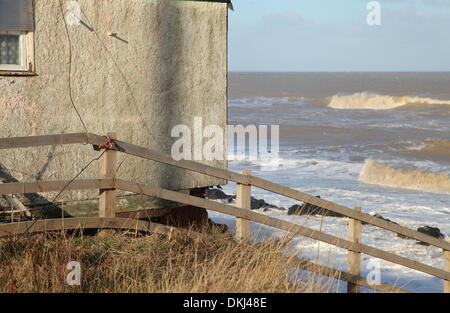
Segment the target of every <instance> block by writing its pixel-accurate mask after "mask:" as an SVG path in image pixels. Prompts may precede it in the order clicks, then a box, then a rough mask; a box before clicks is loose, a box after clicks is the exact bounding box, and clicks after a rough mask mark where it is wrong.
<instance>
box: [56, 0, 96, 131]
mask: <svg viewBox="0 0 450 313" xmlns="http://www.w3.org/2000/svg"><path fill="white" fill-rule="evenodd" d="M59 9H60V10H61V15H62V18H63V21H64V27H65V29H66V34H67V41H68V42H69V78H68V89H69V98H70V102H71V103H72V106H73V108H74V109H75V112H77V115H78V118H79V119H80V121H81V124H82V125H83V127H84V130H85V131H86V133H89V131H88V129H87V127H86V124H85V123H84V121H83V118H82V117H81V114H80V112H79V111H78V109H77V106H76V105H75V101H74V100H73V95H72V41H71V38H70V32H69V27H68V25H67V21H66V17H65V15H64V10H63V5H62V2H61V0H59Z"/></svg>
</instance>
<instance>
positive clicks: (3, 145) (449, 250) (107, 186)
mask: <svg viewBox="0 0 450 313" xmlns="http://www.w3.org/2000/svg"><path fill="white" fill-rule="evenodd" d="M114 135H115V134H113V133H111V134H108V136H110V137H113V136H114ZM104 142H105V136H99V135H95V134H86V133H79V134H78V133H77V134H60V135H49V136H34V137H20V138H3V139H0V150H2V149H13V148H26V147H39V146H48V145H52V146H59V145H67V144H80V143H83V144H92V145H100V144H102V143H104ZM114 143H115V145H116V146H115V149H114V150H107V151H106V152H105V153H104V155H103V156H102V158H101V160H100V161H101V171H100V178H99V179H90V180H77V181H73V182H70V181H41V182H34V183H8V184H0V195H10V194H26V193H38V192H50V191H61V190H62V189H63V188H65V190H80V189H98V190H100V200H99V217H98V218H71V219H67V218H65V219H59V220H41V221H38V222H24V223H11V224H1V225H0V236H8V235H16V234H22V233H24V232H30V233H34V232H44V231H53V230H61V229H75V228H101V229H108V228H116V229H117V228H118V229H135V230H136V231H149V232H160V233H164V234H167V233H170V232H173V231H176V230H175V229H174V228H172V227H167V226H163V225H159V224H155V223H151V222H146V221H137V220H134V221H133V220H130V219H123V218H116V217H115V202H116V201H115V200H116V190H123V191H128V192H131V193H136V194H142V195H148V196H152V197H156V198H160V199H165V200H169V201H174V202H178V203H182V204H186V205H191V206H196V207H201V208H205V209H208V210H212V211H216V212H220V213H224V214H227V215H231V216H235V217H236V236H237V239H238V240H247V239H249V238H250V232H251V228H250V222H251V221H253V222H256V223H259V224H263V225H267V226H271V227H274V228H277V229H280V230H284V231H287V232H290V233H293V234H295V235H300V236H304V237H308V238H311V239H315V240H317V241H320V242H324V243H327V244H330V245H333V246H336V247H339V248H343V249H346V250H348V273H345V272H340V271H335V270H333V269H330V268H326V267H324V266H318V265H315V266H316V268H319V267H320V268H322V269H327V270H325V271H323V274H324V275H327V273H331V272H333V271H334V273H336V272H338V273H339V275H338V277H337V278H338V279H340V280H344V281H347V282H348V292H359V291H360V286H363V287H369V288H372V289H374V290H378V291H382V292H407V291H406V290H403V289H400V288H396V287H392V286H388V285H385V284H380V285H369V284H368V283H367V281H366V279H365V278H363V277H361V276H360V267H361V253H364V254H366V255H370V256H372V257H375V258H379V259H382V260H385V261H388V262H392V263H395V264H398V265H402V266H405V267H408V268H411V269H414V270H416V271H419V272H422V273H426V274H429V275H432V276H435V277H438V278H441V279H443V281H444V292H445V293H449V292H450V243H449V242H446V241H444V240H441V239H437V238H433V237H431V236H428V235H426V234H423V233H419V232H417V231H414V230H411V229H408V228H406V227H403V226H400V225H397V224H395V223H392V222H388V221H385V220H383V219H380V218H377V217H374V216H371V215H369V214H366V213H362V212H361V209H360V208H354V209H351V208H347V207H345V206H342V205H339V204H336V203H333V202H329V201H326V200H324V199H320V198H317V197H314V196H312V195H308V194H306V193H302V192H300V191H297V190H294V189H291V188H288V187H285V186H281V185H278V184H276V183H273V182H270V181H267V180H264V179H261V178H258V177H255V176H252V175H251V173H250V172H249V171H243V172H242V173H240V174H239V173H234V172H230V171H227V170H224V169H219V168H215V167H211V166H208V165H205V164H201V163H198V162H194V161H186V160H182V161H176V160H174V159H173V158H172V157H171V156H170V155H167V154H164V153H161V152H157V151H154V150H151V149H147V148H144V147H139V146H136V145H133V144H130V143H126V142H122V141H119V140H114ZM117 152H121V153H125V154H129V155H133V156H136V157H140V158H144V159H148V160H152V161H156V162H160V163H164V164H167V165H172V166H175V167H178V168H182V169H186V170H189V171H193V172H197V173H200V174H205V175H209V176H213V177H216V178H220V179H224V180H229V181H233V182H236V183H237V194H236V206H231V205H227V204H223V203H219V202H215V201H209V200H206V199H202V198H198V197H194V196H190V195H186V194H182V193H179V192H175V191H171V190H167V189H162V188H159V187H156V186H148V185H142V184H137V183H133V182H128V181H124V180H121V179H119V178H117V177H116V172H115V169H116V159H117ZM69 183H70V184H69ZM252 186H254V187H258V188H262V189H264V190H268V191H270V192H274V193H277V194H279V195H282V196H286V197H289V198H292V199H295V200H298V201H302V202H304V203H309V204H312V205H315V206H318V207H320V208H323V209H326V210H329V211H332V212H335V213H338V214H341V215H343V216H346V217H348V218H349V228H348V231H349V232H348V239H347V240H345V239H342V238H339V237H335V236H332V235H329V234H326V233H323V232H321V231H316V230H313V229H311V228H308V227H305V226H301V225H297V224H294V223H290V222H287V221H283V220H280V219H277V218H273V217H269V216H266V215H263V214H260V213H257V212H253V211H251V210H250V208H251V187H252ZM362 222H364V223H366V224H369V225H373V226H377V227H380V228H383V229H385V230H388V231H391V232H394V233H397V234H400V235H403V236H405V237H408V238H411V239H414V240H418V241H421V242H425V243H427V244H429V245H432V246H435V247H438V248H441V249H442V250H443V258H444V269H439V268H435V267H432V266H429V265H426V264H423V263H420V262H417V261H413V260H411V259H408V258H405V257H402V256H399V255H396V254H394V253H390V252H387V251H383V250H380V249H377V248H374V247H371V246H368V245H365V244H362V243H361V242H360V241H361V232H362V227H361V224H362ZM291 263H292V262H291ZM295 263H296V264H295V265H296V266H297V267H299V268H303V269H305V270H312V268H313V267H312V266H311V263H310V262H306V261H302V260H298V262H295ZM334 275H335V274H333V275H331V274H330V275H329V276H330V277H333V278H336V277H335V276H334Z"/></svg>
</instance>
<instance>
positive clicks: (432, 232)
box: [417, 226, 445, 246]
mask: <svg viewBox="0 0 450 313" xmlns="http://www.w3.org/2000/svg"><path fill="white" fill-rule="evenodd" d="M417 231H418V232H419V233H422V234H426V235H428V236H431V237H434V238H437V239H444V238H445V235H444V234H443V233H441V230H440V229H439V228H437V227H431V226H423V227H419V228H418V229H417ZM417 244H419V245H422V246H429V244H427V243H425V242H421V241H419V242H417Z"/></svg>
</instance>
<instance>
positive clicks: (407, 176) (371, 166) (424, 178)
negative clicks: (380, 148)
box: [359, 160, 450, 194]
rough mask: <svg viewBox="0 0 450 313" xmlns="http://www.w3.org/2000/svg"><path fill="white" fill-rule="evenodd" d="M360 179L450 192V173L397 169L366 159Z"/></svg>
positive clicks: (392, 185) (396, 185)
mask: <svg viewBox="0 0 450 313" xmlns="http://www.w3.org/2000/svg"><path fill="white" fill-rule="evenodd" d="M359 180H360V181H361V182H364V183H368V184H375V185H382V186H387V187H396V188H404V189H411V190H420V191H426V192H432V193H439V194H450V177H449V175H448V173H442V174H441V173H432V172H428V171H423V170H409V169H397V168H393V167H390V166H389V165H386V164H383V163H379V162H376V161H374V160H366V163H365V164H364V167H363V168H362V170H361V173H360V176H359Z"/></svg>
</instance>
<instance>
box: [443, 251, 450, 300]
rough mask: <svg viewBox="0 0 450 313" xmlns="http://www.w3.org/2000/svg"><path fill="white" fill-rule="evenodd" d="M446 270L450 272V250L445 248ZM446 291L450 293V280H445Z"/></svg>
mask: <svg viewBox="0 0 450 313" xmlns="http://www.w3.org/2000/svg"><path fill="white" fill-rule="evenodd" d="M444 271H446V272H450V251H447V250H444ZM444 293H450V280H444Z"/></svg>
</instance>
